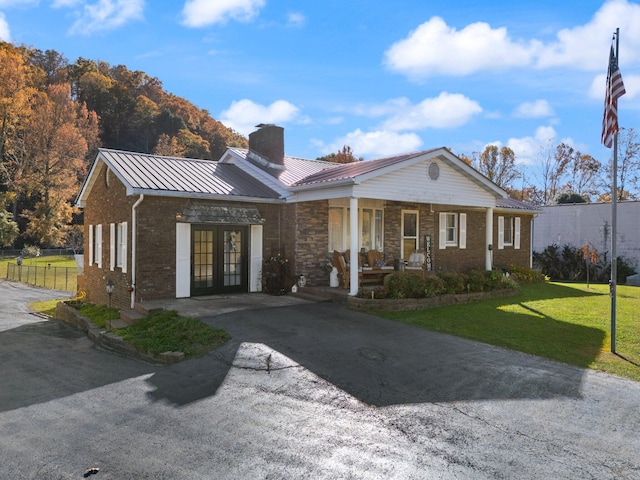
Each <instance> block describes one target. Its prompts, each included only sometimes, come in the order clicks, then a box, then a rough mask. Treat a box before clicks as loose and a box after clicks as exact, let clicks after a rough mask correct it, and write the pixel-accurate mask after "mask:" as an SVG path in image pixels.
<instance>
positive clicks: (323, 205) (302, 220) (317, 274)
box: [291, 200, 330, 286]
mask: <svg viewBox="0 0 640 480" xmlns="http://www.w3.org/2000/svg"><path fill="white" fill-rule="evenodd" d="M294 206H295V213H294V214H293V215H292V217H293V218H295V219H296V225H295V240H296V243H295V251H294V253H295V263H294V265H293V268H292V270H293V271H292V272H291V273H292V274H293V275H294V277H295V278H297V276H298V275H304V276H305V279H306V280H307V285H309V286H318V285H329V269H328V268H327V259H329V258H330V257H329V252H328V250H327V249H328V245H329V225H328V220H329V202H328V201H326V200H322V201H316V202H303V203H296V204H294Z"/></svg>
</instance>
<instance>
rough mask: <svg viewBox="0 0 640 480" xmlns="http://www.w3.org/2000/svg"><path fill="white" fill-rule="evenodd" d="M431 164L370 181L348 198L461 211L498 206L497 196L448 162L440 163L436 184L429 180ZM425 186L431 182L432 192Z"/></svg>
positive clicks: (420, 163)
mask: <svg viewBox="0 0 640 480" xmlns="http://www.w3.org/2000/svg"><path fill="white" fill-rule="evenodd" d="M432 161H433V158H426V159H425V160H424V161H422V162H418V163H416V164H415V165H411V166H407V167H405V168H402V169H400V170H396V171H393V172H389V173H387V174H384V175H380V176H379V177H375V178H371V179H368V180H366V181H364V182H362V183H361V184H359V185H356V186H355V187H354V189H353V191H352V192H349V193H346V194H345V196H351V195H354V196H356V197H359V198H361V199H363V198H379V199H383V198H386V199H394V200H397V201H406V202H412V203H425V204H428V203H433V204H446V205H457V206H459V207H465V206H468V205H474V206H478V207H492V206H494V205H495V196H494V195H493V194H492V193H490V192H489V191H487V190H486V189H484V188H481V187H480V186H479V185H478V184H477V183H475V182H473V181H471V180H470V179H469V178H468V177H466V176H465V175H463V174H462V173H460V172H459V171H457V170H455V169H454V168H453V167H452V166H451V165H449V164H448V163H447V162H442V161H438V165H439V166H440V176H439V177H438V179H437V180H435V181H433V180H430V179H429V176H428V174H427V171H428V168H429V165H430V164H431V162H432ZM425 182H429V188H425Z"/></svg>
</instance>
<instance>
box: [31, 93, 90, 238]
mask: <svg viewBox="0 0 640 480" xmlns="http://www.w3.org/2000/svg"><path fill="white" fill-rule="evenodd" d="M32 110H33V115H32V116H31V118H30V122H29V125H28V128H29V130H30V131H31V132H32V136H31V138H30V142H29V143H28V144H27V145H25V149H26V150H27V155H28V158H29V159H30V161H29V164H28V172H27V173H28V174H27V175H25V176H24V177H23V179H22V183H21V190H22V191H23V193H24V194H25V195H27V196H28V197H29V198H30V199H31V200H32V205H33V206H32V208H30V209H25V210H24V211H23V212H22V215H23V216H24V217H25V218H26V219H27V220H28V221H29V224H28V226H27V228H26V232H25V234H26V235H27V236H28V237H30V238H31V239H33V240H35V241H36V242H37V243H39V244H40V245H43V246H60V245H62V244H64V241H65V236H66V233H67V229H68V225H69V223H70V222H71V218H72V211H73V210H72V206H71V201H72V200H73V198H74V196H75V195H76V194H77V192H78V190H79V185H80V182H79V179H81V178H83V177H84V175H85V173H86V162H85V155H86V153H87V151H88V142H87V139H86V138H85V137H84V136H83V131H82V129H81V128H79V127H80V126H82V128H86V127H87V125H86V122H85V119H79V118H78V107H77V104H76V102H74V101H73V100H72V99H71V90H70V86H69V84H59V85H50V86H49V87H48V89H47V91H46V92H38V94H37V95H36V96H35V97H34V99H33V101H32ZM95 130H96V131H97V125H95Z"/></svg>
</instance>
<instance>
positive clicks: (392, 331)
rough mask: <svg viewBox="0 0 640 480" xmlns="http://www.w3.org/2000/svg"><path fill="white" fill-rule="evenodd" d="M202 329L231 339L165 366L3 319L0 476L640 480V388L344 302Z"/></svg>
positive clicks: (215, 320) (216, 320)
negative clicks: (91, 473)
mask: <svg viewBox="0 0 640 480" xmlns="http://www.w3.org/2000/svg"><path fill="white" fill-rule="evenodd" d="M9 291H10V290H9ZM6 293H7V284H6V283H3V282H0V298H2V297H4V296H5V294H6ZM256 298H257V297H256ZM14 310H15V309H14ZM26 315H28V313H26ZM203 319H204V320H205V321H206V322H208V323H210V324H212V325H216V326H220V327H223V328H225V329H226V330H227V331H228V332H229V333H230V334H231V335H232V336H233V339H232V340H231V341H230V342H228V343H227V344H226V345H225V346H223V347H222V348H221V349H219V350H217V351H215V352H212V353H211V354H209V355H207V356H205V357H203V358H200V359H194V360H188V361H185V362H182V363H180V364H176V365H173V366H169V367H157V366H151V365H146V364H144V363H140V362H136V361H132V360H129V359H126V358H121V357H118V356H116V355H114V354H111V353H109V352H105V351H102V350H100V349H98V348H96V347H95V346H94V345H92V344H91V342H89V341H88V340H87V339H86V337H84V336H83V335H79V334H78V332H77V331H75V330H73V329H71V328H70V327H68V326H67V325H64V324H62V323H60V322H57V321H55V320H49V321H38V322H28V323H27V324H24V325H21V326H17V327H12V328H3V327H2V326H3V325H5V324H6V323H7V322H12V319H11V316H10V315H5V314H4V313H0V362H1V365H2V368H1V369H0V385H1V386H2V389H1V390H0V431H2V432H3V435H2V436H0V455H1V456H2V462H0V478H18V479H19V478H60V479H67V478H81V477H82V473H84V471H85V469H86V468H89V467H94V466H95V467H98V468H100V471H99V473H98V474H96V476H95V477H93V478H95V479H96V480H100V479H101V478H102V479H129V478H131V479H133V478H163V479H184V478H189V479H200V478H202V479H209V478H222V479H226V478H229V479H231V478H292V479H293V478H296V479H297V478H314V479H315V478H354V479H355V478H358V479H359V478H362V479H369V478H380V479H387V478H398V479H432V478H440V479H453V478H465V479H466V478H481V479H485V478H486V479H489V478H492V479H493V478H540V479H542V478H545V479H546V478H565V479H574V478H599V479H600V478H616V479H617V478H639V477H640V459H639V457H638V454H637V452H638V451H640V438H639V436H638V432H639V431H640V384H638V383H636V382H632V381H627V380H624V379H620V378H617V377H613V376H610V375H605V374H601V373H598V372H592V371H588V370H582V369H579V368H575V367H571V366H568V365H564V364H559V363H556V362H550V361H547V360H543V359H540V358H537V357H532V356H528V355H524V354H519V353H515V352H510V351H508V350H504V349H499V348H496V347H491V346H487V345H484V344H479V343H476V342H471V341H467V340H462V339H458V338H455V337H450V336H447V335H441V334H435V333H433V332H428V331H424V330H419V329H417V328H414V327H411V326H407V325H401V324H396V323H393V322H390V321H387V320H383V319H379V318H377V317H373V316H369V315H365V314H362V313H357V312H351V311H348V310H347V309H346V308H345V307H344V306H341V305H334V304H314V303H300V302H298V303H296V304H294V305H290V306H282V307H271V308H263V309H252V310H237V311H233V312H228V313H224V314H222V315H217V316H208V317H207V316H205V317H203ZM6 385H10V388H5V386H6Z"/></svg>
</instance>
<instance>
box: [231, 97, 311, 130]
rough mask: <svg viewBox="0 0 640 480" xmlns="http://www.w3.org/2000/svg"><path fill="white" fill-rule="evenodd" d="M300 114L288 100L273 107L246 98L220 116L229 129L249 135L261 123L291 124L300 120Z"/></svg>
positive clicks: (275, 103) (273, 104) (276, 102)
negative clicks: (295, 120)
mask: <svg viewBox="0 0 640 480" xmlns="http://www.w3.org/2000/svg"><path fill="white" fill-rule="evenodd" d="M299 112H300V111H299V109H298V107H296V106H295V105H293V104H292V103H289V102H287V101H286V100H276V101H275V102H273V103H272V104H271V105H260V104H258V103H255V102H253V101H251V100H248V99H246V98H245V99H242V100H238V101H237V102H232V103H231V106H230V107H229V108H228V109H227V110H225V111H223V112H222V113H221V114H220V121H221V122H222V123H223V124H224V125H226V126H227V127H229V128H232V129H234V130H235V131H237V132H239V133H241V134H243V135H248V134H250V133H251V132H253V131H254V130H255V129H256V128H255V126H256V125H257V124H259V123H277V124H282V123H285V122H290V121H292V120H294V119H296V118H298V116H299ZM303 120H304V119H303Z"/></svg>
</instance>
